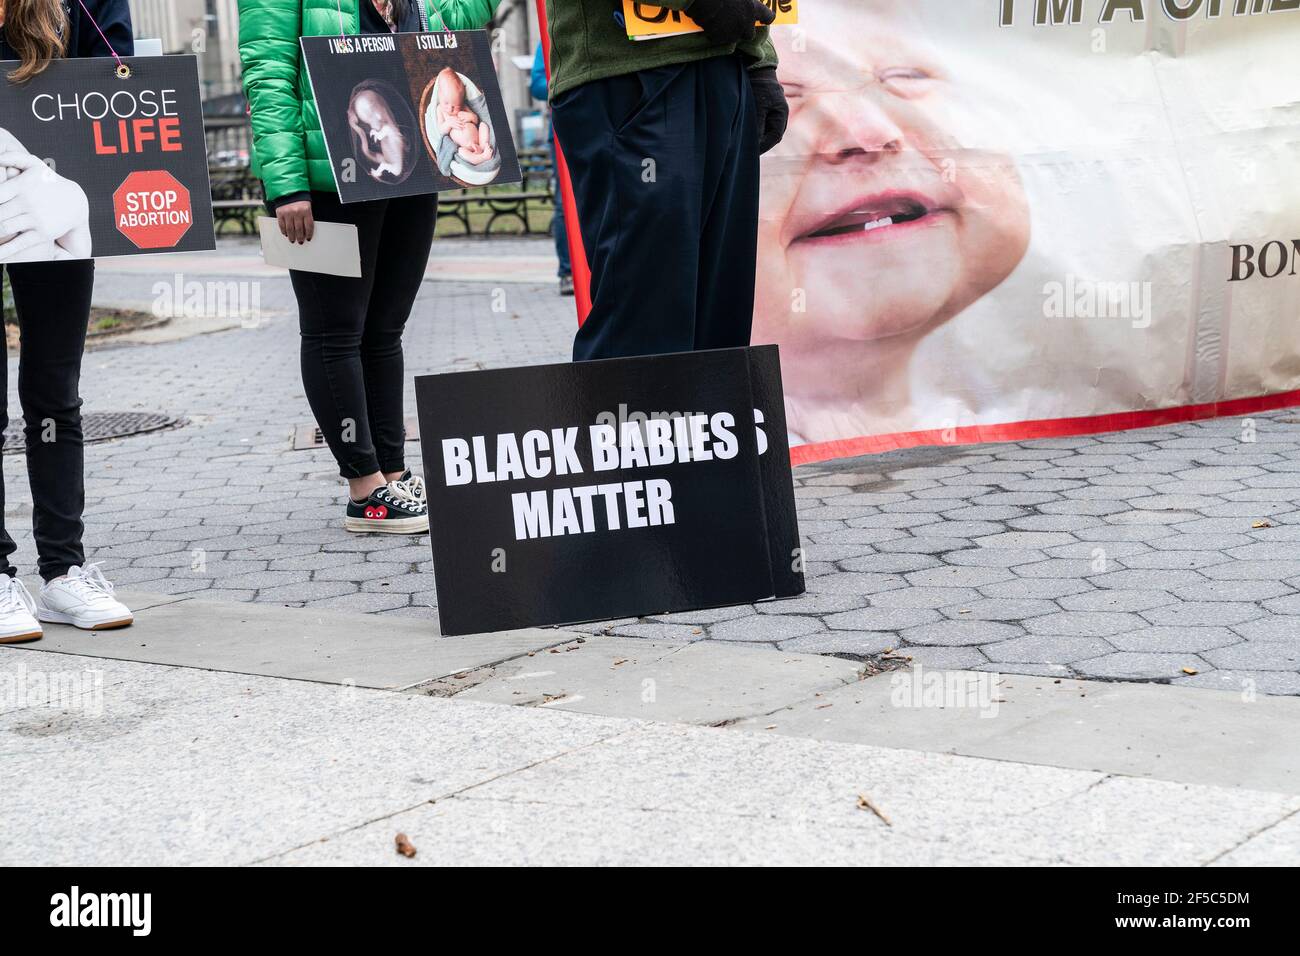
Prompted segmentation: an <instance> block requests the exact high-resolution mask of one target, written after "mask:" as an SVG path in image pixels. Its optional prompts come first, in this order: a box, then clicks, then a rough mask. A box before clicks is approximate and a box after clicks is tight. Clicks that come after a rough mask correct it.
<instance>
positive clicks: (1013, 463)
mask: <svg viewBox="0 0 1300 956" xmlns="http://www.w3.org/2000/svg"><path fill="white" fill-rule="evenodd" d="M546 248H547V244H546V242H545V241H544V240H542V241H536V242H527V241H522V242H520V241H516V242H495V243H493V244H492V245H491V246H488V245H484V244H476V243H445V244H443V245H442V246H440V248H439V251H438V253H437V254H438V255H440V256H443V257H445V261H447V262H449V263H450V262H451V260H452V259H455V258H456V257H458V256H461V257H465V261H466V263H467V266H466V268H465V269H464V270H462V271H463V272H469V273H474V274H480V273H484V272H487V273H490V272H492V270H493V269H494V268H496V267H495V266H494V265H493V260H495V261H499V262H500V263H501V266H500V268H499V272H500V275H498V276H497V277H496V278H498V279H509V278H510V277H511V271H510V262H511V259H512V257H518V259H519V260H520V261H524V260H528V261H530V262H532V261H533V260H534V259H536V257H538V256H541V255H544V254H545V250H546ZM223 252H224V253H226V254H228V255H235V256H236V257H238V256H244V257H247V256H248V254H249V253H250V252H251V250H250V248H249V247H236V248H234V249H233V252H232V250H231V249H225V250H223ZM484 260H488V261H487V265H486V266H485V265H484ZM248 261H249V262H250V264H251V263H252V262H253V261H254V260H253V259H251V258H249V259H248ZM133 266H136V267H135V268H133V269H131V270H125V269H124V270H120V271H117V270H114V269H113V266H112V264H103V265H102V266H101V274H100V280H99V287H98V288H99V292H98V298H99V300H100V301H102V302H106V303H109V302H111V303H113V304H134V305H137V306H143V305H146V304H147V303H149V302H150V301H152V300H153V299H154V298H155V297H156V295H157V292H156V291H155V289H154V283H155V282H169V281H174V275H175V274H176V272H178V271H180V272H181V273H182V275H184V276H185V277H186V279H187V280H188V279H193V278H196V277H197V278H198V279H199V280H200V281H212V282H222V281H256V282H258V283H260V286H259V287H258V292H259V296H260V305H261V308H262V310H263V319H262V321H261V322H260V323H259V324H257V326H256V327H253V328H241V329H236V330H233V331H228V332H223V333H218V334H213V335H205V336H198V337H195V338H190V339H186V340H183V341H179V342H173V343H168V344H162V345H151V346H147V347H119V348H106V349H101V350H97V351H94V352H92V353H90V354H89V355H88V357H87V360H86V373H85V381H84V389H83V391H84V395H85V398H86V404H87V408H88V409H98V410H103V411H130V410H149V411H160V412H166V413H169V414H174V415H183V416H186V417H187V418H188V419H189V420H190V424H189V425H188V426H186V427H184V428H182V429H179V430H176V431H170V432H161V433H156V434H152V435H144V436H139V437H135V438H130V439H126V440H122V441H117V442H112V443H107V444H100V445H95V446H92V447H91V448H90V449H88V454H87V459H88V495H89V506H88V509H87V535H86V540H87V545H88V548H89V549H90V552H91V559H92V560H100V561H103V562H104V568H105V570H106V571H107V572H108V574H109V576H110V577H111V578H112V579H113V580H114V581H115V582H117V583H118V584H119V585H121V586H125V587H130V588H133V589H137V590H146V591H154V592H167V593H181V592H183V593H194V592H205V593H206V595H207V596H211V597H215V598H227V599H230V600H237V601H270V602H276V603H283V604H294V605H306V606H311V607H322V608H336V609H348V610H359V611H368V612H373V613H374V614H376V615H381V616H382V615H404V616H415V617H427V618H430V619H432V618H434V617H435V616H436V613H437V612H436V597H435V594H434V590H433V577H432V571H431V562H430V556H429V552H428V542H427V540H426V539H424V538H417V539H404V538H392V537H379V536H376V537H358V536H354V535H350V534H347V533H346V532H344V531H343V530H342V528H341V527H340V503H341V501H342V494H343V490H342V486H341V484H340V482H339V480H338V479H337V477H336V473H335V469H334V467H333V463H332V461H331V459H330V457H329V455H328V453H327V452H325V451H323V450H315V451H292V450H291V449H290V438H291V434H292V432H293V430H294V427H295V426H296V425H299V424H303V423H306V422H308V421H310V418H311V416H310V412H309V410H308V408H307V403H306V400H305V398H304V397H303V391H302V386H301V383H300V381H299V375H298V367H297V330H296V324H295V323H296V320H295V316H294V311H293V300H292V296H291V294H290V291H289V287H288V282H287V279H285V278H281V277H271V278H264V277H259V278H255V279H251V278H249V274H245V275H243V276H239V275H235V276H229V277H222V276H216V275H201V271H202V270H201V260H191V261H190V262H187V261H186V260H184V259H181V258H177V259H175V260H171V261H167V262H164V263H163V264H162V265H160V267H159V268H160V270H166V271H160V273H159V274H157V275H149V274H146V273H144V272H143V271H142V270H140V269H139V268H138V264H133ZM449 268H450V266H449ZM531 268H532V273H531V275H533V276H534V277H535V276H536V273H537V268H536V263H535V262H533V265H532V266H531ZM186 269H190V270H191V272H190V273H187V272H185V271H184V270H186ZM250 274H251V273H250ZM572 327H573V313H572V302H571V300H568V299H561V298H560V297H558V296H557V295H556V294H555V290H554V287H553V286H548V285H541V284H537V283H536V281H533V282H524V283H520V282H508V281H500V282H496V281H493V277H492V276H491V275H487V276H485V279H484V281H478V282H472V283H470V282H432V281H431V282H427V283H426V284H425V286H424V288H423V290H422V293H421V296H420V300H419V303H418V305H417V308H416V314H415V315H414V317H413V318H412V321H411V324H410V327H409V330H408V333H407V339H406V341H407V358H408V369H407V371H408V374H412V375H415V374H424V373H428V372H443V371H451V370H463V369H473V368H479V367H489V366H509V365H522V364H533V363H543V362H556V361H564V360H565V359H566V357H567V355H568V348H569V341H570V336H571V333H572ZM10 361H11V365H10V382H11V395H10V408H11V409H13V410H14V411H15V412H16V411H17V408H18V405H17V400H16V396H15V395H13V394H12V389H13V384H12V383H14V382H15V381H16V376H15V375H14V374H13V372H14V364H15V363H14V360H12V359H11V360H10ZM408 402H409V403H410V406H411V408H410V410H411V413H412V414H414V404H413V395H408ZM1293 416H1294V412H1278V413H1272V414H1266V415H1261V416H1258V417H1257V418H1256V419H1255V420H1254V421H1253V422H1250V423H1247V422H1243V421H1241V420H1238V419H1232V420H1218V421H1210V422H1202V423H1194V424H1186V425H1176V426H1170V427H1165V428H1159V429H1150V430H1143V431H1136V432H1127V433H1122V434H1112V435H1102V436H1098V437H1088V438H1070V439H1057V440H1050V441H1034V442H1022V443H1017V444H1002V445H992V446H980V447H953V448H934V449H922V450H914V451H907V452H896V453H891V454H887V455H881V456H876V457H868V458H861V459H857V460H854V461H848V462H838V463H833V464H828V465H817V466H809V467H804V468H800V469H797V471H796V484H797V495H798V498H799V508H800V525H801V529H802V532H803V535H804V539H805V542H806V545H807V549H808V556H809V562H810V563H809V568H808V570H809V582H808V586H809V593H808V594H807V596H806V597H803V598H801V599H799V600H796V601H790V602H782V603H773V604H766V605H761V606H758V607H740V608H728V609H723V610H715V611H707V612H698V613H688V614H678V615H671V616H668V617H663V618H653V619H646V620H642V621H620V622H615V623H613V624H610V625H605V626H602V627H601V628H600V629H601V630H607V631H608V632H610V633H614V634H619V635H627V636H634V637H645V638H654V639H657V640H674V641H703V640H712V641H732V642H744V643H752V644H762V645H767V646H771V647H774V648H778V649H782V650H791V651H803V652H812V653H826V654H840V655H849V656H854V657H860V658H870V657H875V656H878V655H882V654H884V653H885V652H887V651H889V650H890V649H893V650H894V653H895V655H898V654H903V655H907V656H910V657H912V658H913V659H914V660H916V661H920V662H922V663H923V664H925V665H927V666H934V667H961V668H974V669H984V670H996V671H1001V672H1005V673H1024V674H1041V675H1047V676H1059V677H1066V676H1083V677H1092V678H1103V679H1126V680H1160V681H1173V682H1175V683H1179V684H1187V685H1193V686H1205V687H1216V688H1226V689H1233V690H1238V689H1240V690H1243V692H1246V693H1251V692H1259V693H1277V694H1300V547H1298V544H1300V423H1297V422H1296V421H1293V420H1292V418H1293ZM411 451H412V461H413V462H418V446H415V445H412V446H411ZM5 467H6V476H7V480H8V488H9V498H8V508H7V515H6V520H7V523H8V525H9V527H10V529H11V530H12V531H13V532H14V534H15V537H16V538H17V539H18V540H19V544H20V551H19V555H18V560H19V561H20V562H21V563H20V567H21V568H22V570H23V571H24V572H25V573H26V572H30V570H31V568H32V565H33V563H34V557H33V554H32V549H31V542H30V533H29V531H28V526H29V525H30V513H31V507H30V496H29V495H28V494H27V489H26V487H25V481H24V480H23V477H22V474H21V472H22V463H21V458H18V457H14V456H7V457H6V460H5ZM431 633H432V630H431Z"/></svg>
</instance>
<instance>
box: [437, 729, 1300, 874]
mask: <svg viewBox="0 0 1300 956" xmlns="http://www.w3.org/2000/svg"><path fill="white" fill-rule="evenodd" d="M461 797H462V798H463V799H466V800H473V801H479V800H492V801H504V802H513V803H540V804H543V805H548V806H554V807H560V808H568V809H569V810H570V811H571V812H572V813H573V815H574V816H575V817H583V816H584V815H586V814H588V813H590V812H592V811H593V810H594V809H595V808H597V807H611V806H619V807H624V808H626V809H627V810H629V811H640V812H651V813H655V812H659V813H662V812H665V811H669V812H674V813H677V814H680V815H682V816H683V817H689V816H691V815H694V814H698V813H706V814H709V813H720V814H722V813H729V814H732V815H735V816H740V815H742V814H744V815H750V816H753V817H756V818H759V819H768V820H774V821H779V822H784V823H785V824H786V825H787V826H788V827H791V828H795V829H798V828H801V827H808V828H814V829H820V828H823V827H846V828H853V829H856V830H859V831H861V832H866V833H872V832H874V833H881V834H882V835H884V834H885V833H886V831H887V835H885V836H884V839H885V840H887V841H889V842H887V843H885V844H884V845H883V847H882V850H881V854H880V858H881V859H884V860H888V861H891V862H900V861H901V860H902V859H904V858H910V860H911V861H912V862H919V861H921V860H925V859H927V858H928V857H929V856H930V855H931V854H932V853H935V852H936V849H937V855H938V856H939V857H940V858H941V859H942V858H945V857H947V858H951V857H952V856H953V855H954V853H955V855H957V856H966V857H969V858H971V859H972V860H976V861H977V860H990V859H998V858H999V857H1000V858H1001V859H1003V860H1004V861H1007V862H1023V861H1025V860H1033V861H1035V862H1043V863H1061V864H1078V865H1135V864H1137V863H1146V864H1150V865H1175V864H1182V865H1195V864H1200V863H1206V862H1210V861H1211V860H1213V859H1215V858H1217V857H1218V856H1219V855H1221V854H1223V853H1226V852H1230V851H1231V849H1235V848H1236V847H1237V846H1239V845H1241V844H1242V843H1243V842H1245V841H1246V840H1248V839H1249V838H1250V837H1251V836H1252V835H1253V834H1254V833H1256V832H1257V831H1258V830H1259V829H1260V828H1261V827H1268V826H1272V825H1274V824H1276V823H1278V822H1279V821H1281V820H1283V819H1284V818H1285V817H1286V816H1288V815H1289V814H1291V813H1293V812H1295V811H1296V809H1298V808H1300V798H1297V797H1294V796H1288V795H1283V794H1266V793H1259V792H1256V791H1244V790H1236V791H1232V790H1225V789H1222V788H1218V787H1199V786H1190V785H1186V784H1177V783H1168V782H1165V781H1156V780H1134V779H1131V778H1122V777H1120V778H1114V777H1107V776H1105V775H1103V774H1097V773H1088V772H1083V771H1076V770H1061V769H1057V768H1047V767H1034V766H1029V765H1025V764H1016V763H1009V762H1004V761H988V760H976V759H972V758H966V757H956V756H944V755H938V754H933V753H920V752H914V751H900V750H885V749H882V748H877V747H870V746H861V745H851V744H837V743H830V742H823V741H812V740H806V739H795V738H789V737H780V736H767V737H763V736H759V735H756V734H747V733H741V732H736V731H734V730H729V731H719V730H711V729H697V728H691V727H664V726H662V725H658V724H651V725H647V726H645V727H643V728H641V729H639V730H638V731H636V732H632V733H627V734H621V735H619V736H617V737H611V738H609V739H608V740H605V741H602V742H601V743H600V744H597V745H595V746H592V747H588V748H584V749H583V750H581V751H574V752H571V753H568V754H565V755H564V756H562V757H558V758H556V759H555V760H551V761H547V762H546V763H544V764H539V765H537V766H535V767H531V768H529V769H527V770H523V771H520V772H518V773H513V774H509V775H506V776H503V777H500V778H498V779H496V780H493V781H491V782H490V783H486V784H483V785H482V786H479V787H475V788H473V789H472V790H468V791H466V792H464V793H463V794H461ZM860 797H865V798H866V800H867V801H869V802H870V804H871V805H873V806H874V807H876V808H877V809H878V810H879V811H880V812H881V813H882V814H883V815H884V816H885V817H886V818H887V819H888V821H889V822H888V823H885V822H884V821H882V820H881V819H880V817H879V816H877V815H876V813H874V812H872V811H870V810H868V809H864V808H863V807H862V806H861V805H860V801H859V798H860ZM1193 820H1194V821H1195V825H1194V826H1189V821H1193ZM900 838H901V839H903V840H906V841H907V844H906V845H907V848H908V849H907V850H903V849H902V847H901V846H894V845H893V841H894V840H897V839H900ZM957 848H960V849H957ZM909 851H910V852H909ZM886 854H888V855H886ZM866 862H875V858H874V857H873V856H870V855H869V856H868V857H867V858H866Z"/></svg>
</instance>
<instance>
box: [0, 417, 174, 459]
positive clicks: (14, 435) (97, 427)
mask: <svg viewBox="0 0 1300 956" xmlns="http://www.w3.org/2000/svg"><path fill="white" fill-rule="evenodd" d="M184 424H185V419H183V418H173V417H172V416H170V415H159V414H156V413H153V412H86V413H85V414H83V415H82V416H81V430H82V433H83V434H84V436H85V442H86V444H88V445H89V444H91V443H92V442H98V441H108V440H109V439H112V438H125V437H127V436H128V435H142V434H144V433H145V432H156V431H159V430H161V429H164V428H179V427H181V426H182V425H184ZM4 441H5V447H4V453H5V454H6V455H16V454H18V453H19V452H22V451H24V450H25V449H26V447H27V446H26V442H25V440H24V437H23V423H22V421H21V420H19V421H14V422H10V423H9V427H8V428H6V429H5V438H4Z"/></svg>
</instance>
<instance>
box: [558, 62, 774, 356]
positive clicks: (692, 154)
mask: <svg viewBox="0 0 1300 956" xmlns="http://www.w3.org/2000/svg"><path fill="white" fill-rule="evenodd" d="M745 70H746V63H745V61H744V59H743V58H741V57H739V56H726V57H714V58H712V59H708V60H702V61H700V62H697V63H688V64H683V65H678V66H668V67H659V68H656V69H651V70H642V71H640V72H638V73H630V74H627V75H625V76H616V77H611V78H610V79H605V80H596V81H594V82H591V83H586V84H584V85H582V86H579V87H577V88H575V89H572V90H568V91H566V92H565V93H562V94H561V95H560V96H559V97H558V98H557V99H556V100H555V102H554V103H553V104H552V117H553V120H554V123H555V133H556V137H557V139H559V141H560V146H561V148H562V149H563V150H564V155H565V158H566V159H567V160H568V162H569V171H570V174H571V176H572V179H573V190H574V195H575V198H576V199H577V204H578V218H579V220H580V221H581V224H582V241H583V243H584V244H585V245H586V248H587V258H588V260H589V264H590V266H591V291H592V310H591V315H590V316H589V317H588V319H587V321H586V322H585V323H584V324H583V326H582V329H581V330H580V331H579V332H578V336H577V339H576V340H575V341H574V345H573V357H574V359H575V360H576V361H583V360H586V359H600V358H615V357H620V356H628V355H653V354H657V353H666V352H687V351H692V350H696V349H716V348H731V347H738V346H745V345H748V344H749V337H750V329H751V327H752V324H753V318H754V269H755V259H756V256H757V249H758V185H759V166H758V125H757V119H756V117H755V112H754V100H753V93H752V91H751V90H750V86H749V80H748V78H747V76H746V72H745Z"/></svg>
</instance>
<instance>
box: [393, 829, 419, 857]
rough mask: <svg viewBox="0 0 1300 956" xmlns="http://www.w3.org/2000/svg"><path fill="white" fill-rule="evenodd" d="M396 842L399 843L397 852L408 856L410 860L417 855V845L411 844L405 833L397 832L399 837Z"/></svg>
mask: <svg viewBox="0 0 1300 956" xmlns="http://www.w3.org/2000/svg"><path fill="white" fill-rule="evenodd" d="M394 842H395V843H396V845H397V852H398V853H400V854H402V856H404V857H406V858H407V859H408V860H409V859H410V858H411V857H413V856H415V847H414V846H413V845H412V844H411V840H410V838H409V837H407V835H406V834H405V833H399V834H397V839H396V840H395V841H394Z"/></svg>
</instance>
